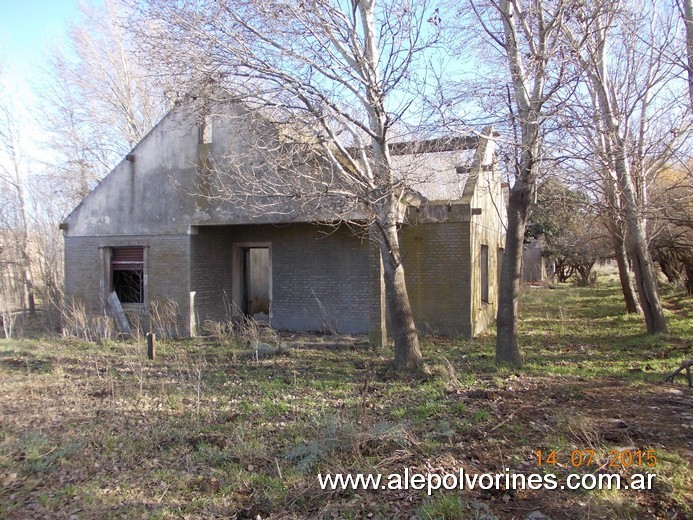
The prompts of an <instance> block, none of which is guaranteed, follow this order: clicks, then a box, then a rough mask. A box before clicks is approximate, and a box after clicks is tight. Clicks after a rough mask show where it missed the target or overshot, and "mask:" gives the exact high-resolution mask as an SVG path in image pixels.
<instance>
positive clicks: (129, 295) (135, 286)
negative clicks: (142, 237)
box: [111, 247, 144, 303]
mask: <svg viewBox="0 0 693 520" xmlns="http://www.w3.org/2000/svg"><path fill="white" fill-rule="evenodd" d="M111 290H112V291H115V293H116V295H117V296H118V299H119V300H120V302H121V303H144V248H143V247H117V248H113V249H111Z"/></svg>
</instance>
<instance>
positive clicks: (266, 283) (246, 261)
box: [233, 244, 272, 321]
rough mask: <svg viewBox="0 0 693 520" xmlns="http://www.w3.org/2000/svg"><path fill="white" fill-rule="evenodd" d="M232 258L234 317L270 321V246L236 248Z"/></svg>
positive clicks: (238, 245) (245, 245)
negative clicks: (239, 316) (240, 316)
mask: <svg viewBox="0 0 693 520" xmlns="http://www.w3.org/2000/svg"><path fill="white" fill-rule="evenodd" d="M234 257H235V258H234V276H233V278H234V304H235V305H234V307H235V311H236V312H235V314H240V315H243V316H248V317H252V318H253V319H256V320H260V321H269V318H270V311H271V305H272V275H271V273H272V269H271V267H272V265H271V257H270V247H269V245H264V244H262V245H261V244H237V245H236V247H234Z"/></svg>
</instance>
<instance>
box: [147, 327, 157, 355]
mask: <svg viewBox="0 0 693 520" xmlns="http://www.w3.org/2000/svg"><path fill="white" fill-rule="evenodd" d="M155 357H156V334H154V333H153V332H147V358H149V359H154V358H155Z"/></svg>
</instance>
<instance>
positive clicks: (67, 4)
mask: <svg viewBox="0 0 693 520" xmlns="http://www.w3.org/2000/svg"><path fill="white" fill-rule="evenodd" d="M77 5H78V2H77V0H0V60H2V62H4V64H5V66H6V67H7V68H9V72H10V73H11V74H12V75H17V76H20V77H23V78H24V79H29V78H28V76H33V73H32V70H35V68H36V66H37V65H39V64H40V62H41V60H42V59H44V58H45V56H46V51H47V50H48V48H49V47H50V46H51V45H52V44H54V43H58V42H60V41H61V40H62V39H63V38H64V35H65V30H66V28H67V25H68V24H69V23H70V21H72V19H73V18H74V17H75V16H76V13H77V10H78V8H77Z"/></svg>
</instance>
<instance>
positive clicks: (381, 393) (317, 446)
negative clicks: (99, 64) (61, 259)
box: [0, 279, 693, 519]
mask: <svg viewBox="0 0 693 520" xmlns="http://www.w3.org/2000/svg"><path fill="white" fill-rule="evenodd" d="M600 280H601V279H600ZM686 305H690V302H688V300H677V308H676V310H677V312H679V313H674V312H672V314H671V323H670V325H671V329H672V331H673V332H672V334H670V335H669V336H667V337H658V338H649V337H647V336H645V335H644V334H643V333H642V326H641V324H640V323H639V321H638V319H637V318H632V317H629V316H626V315H624V314H623V313H622V312H620V310H619V309H620V303H619V299H618V293H617V288H616V287H615V286H602V285H599V286H597V287H596V288H595V289H582V288H573V287H567V286H566V287H560V288H558V289H556V290H548V289H547V290H536V289H535V290H533V291H532V292H530V293H527V294H525V295H524V300H523V302H522V309H523V314H522V315H523V321H522V323H521V327H522V337H523V340H524V341H525V347H524V348H525V354H526V356H527V360H528V364H527V366H526V368H524V369H522V370H505V369H503V370H499V369H497V368H496V367H495V366H494V365H493V340H494V337H493V333H492V332H491V333H489V334H488V335H485V336H482V337H481V338H478V339H477V340H468V341H462V340H449V339H445V338H433V337H432V338H430V339H429V341H428V342H427V343H425V344H424V352H425V357H426V361H427V363H428V364H429V366H431V367H432V369H431V372H430V374H428V375H419V376H417V377H415V378H411V379H399V378H394V377H392V374H390V373H386V372H384V371H382V372H381V370H382V367H384V366H385V365H386V363H387V360H388V358H389V356H388V354H387V353H383V352H381V351H373V350H370V349H368V348H367V347H366V346H365V345H364V343H363V340H362V339H360V338H330V339H329V340H328V341H326V340H325V338H324V337H322V336H305V337H295V336H292V337H285V336H280V335H277V334H276V332H274V331H271V330H269V329H267V328H266V327H264V326H263V325H262V324H252V323H251V324H247V325H244V324H239V323H233V324H231V323H230V322H229V323H225V324H218V325H214V326H210V325H209V324H205V326H206V327H209V328H208V330H209V332H210V333H211V335H210V337H208V338H204V339H200V338H198V339H193V340H185V341H171V340H164V341H161V342H160V344H159V348H158V357H157V359H156V361H153V362H152V361H149V360H147V359H146V356H145V354H144V353H145V350H144V348H145V346H144V342H141V341H140V342H137V341H132V340H131V341H129V342H124V341H116V340H115V339H109V340H107V341H101V340H100V343H98V344H96V343H90V342H85V341H84V339H83V338H82V339H81V340H75V339H69V338H68V339H64V340H50V341H47V340H46V339H38V340H32V339H25V340H23V341H22V342H18V341H7V340H0V396H2V397H0V412H1V413H0V516H3V517H10V518H11V517H22V515H25V516H26V515H30V516H33V517H59V516H69V515H70V514H74V515H76V516H80V517H84V518H95V517H99V516H104V515H105V516H106V517H108V516H109V515H110V516H111V517H143V516H144V517H154V518H156V517H159V518H171V517H180V516H187V517H190V518H210V517H226V518H232V517H234V516H235V517H237V518H241V517H250V518H256V517H257V515H258V514H259V515H260V516H261V518H268V517H270V518H289V517H291V515H293V517H294V518H296V517H299V518H306V517H310V518H321V517H322V518H330V517H337V518H349V517H351V518H367V517H368V514H369V513H371V515H372V517H373V518H412V517H417V518H422V519H429V518H462V519H466V518H496V517H497V518H511V517H513V516H515V517H524V516H525V515H526V514H528V512H533V511H539V512H541V513H542V514H545V515H546V516H554V517H561V516H564V517H566V516H567V517H587V516H589V515H591V516H592V517H601V518H607V517H609V518H611V517H613V518H628V516H629V515H630V517H633V518H635V517H638V518H647V517H648V515H649V517H653V518H660V517H661V518H665V517H667V518H668V517H670V516H671V515H674V514H678V515H679V516H680V517H683V516H685V515H686V514H691V511H690V509H687V507H689V506H687V504H688V503H690V502H691V498H693V497H692V495H691V476H690V475H691V471H690V466H689V463H690V461H689V460H688V455H687V451H686V450H687V449H688V448H687V444H686V443H687V442H688V436H687V433H689V430H688V429H686V427H685V426H686V425H687V424H689V422H690V419H687V417H688V416H687V415H686V414H690V411H689V410H690V401H689V399H690V391H688V390H687V388H686V387H685V386H684V385H683V384H675V385H665V384H661V383H660V382H659V379H661V375H662V374H664V373H666V372H669V371H670V367H671V366H674V367H675V366H677V365H678V364H679V362H680V359H681V358H682V357H684V356H687V355H688V356H690V342H689V341H690V339H689V338H690V337H692V336H693V330H691V327H693V325H692V324H691V323H690V320H686V316H685V314H683V313H682V312H681V309H682V307H681V306H684V308H683V310H686V312H688V310H687V309H689V307H685V306H686ZM691 307H693V306H691ZM215 327H216V328H215ZM243 327H245V328H243ZM262 344H266V345H268V346H269V347H271V348H272V349H273V350H272V352H273V354H271V355H263V354H262V353H261V352H262V347H261V345H262ZM289 345H291V348H288V346H289ZM686 349H688V350H686ZM280 350H281V353H282V355H277V353H278V352H279V351H280ZM648 366H649V368H648ZM633 368H639V369H640V371H637V370H636V371H632V369H633ZM383 374H385V375H383ZM628 446H633V447H636V448H643V449H655V450H656V452H657V456H658V467H657V474H658V477H657V481H656V488H655V489H653V490H652V491H651V492H642V493H638V492H632V491H628V492H625V491H615V492H609V493H605V492H592V491H591V492H570V493H569V492H567V491H560V490H556V491H555V492H548V491H542V492H541V493H532V492H529V491H526V492H523V493H521V492H518V493H517V495H516V496H515V497H514V498H512V500H508V501H504V500H503V496H504V495H503V494H502V493H501V494H498V495H494V494H488V493H482V492H479V491H478V490H475V491H468V490H467V491H465V492H464V493H462V494H460V493H448V492H443V491H441V492H440V493H438V494H435V495H434V496H431V497H429V496H426V494H425V493H422V492H420V491H417V490H412V489H409V490H402V491H400V492H387V491H382V492H378V493H375V492H337V491H328V490H321V489H319V486H318V485H317V482H316V474H317V473H318V472H323V473H325V472H342V473H349V472H366V473H382V474H389V473H398V474H401V473H402V472H403V471H404V468H409V469H410V470H411V471H412V472H413V471H416V472H421V473H427V472H431V471H433V472H440V471H450V472H455V471H457V470H459V469H460V468H464V469H465V470H466V471H468V472H471V473H482V472H491V473H494V472H498V471H503V468H505V467H510V468H511V469H512V470H517V471H520V472H524V473H529V472H536V471H539V469H538V468H537V461H536V454H535V451H536V450H539V449H542V450H545V449H555V450H558V452H559V454H563V455H566V454H567V455H569V454H570V453H571V451H572V450H575V449H580V450H587V449H594V450H595V451H599V452H600V453H604V452H605V450H606V451H607V452H608V450H609V449H612V448H615V447H628ZM565 460H566V459H564V460H563V463H564V464H565ZM545 469H546V468H545ZM546 471H548V470H546ZM556 471H559V470H556ZM560 471H567V469H566V468H561V469H560ZM624 471H625V470H624ZM630 471H635V469H631V470H630ZM75 511H77V512H75ZM27 512H29V513H27Z"/></svg>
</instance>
